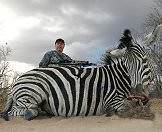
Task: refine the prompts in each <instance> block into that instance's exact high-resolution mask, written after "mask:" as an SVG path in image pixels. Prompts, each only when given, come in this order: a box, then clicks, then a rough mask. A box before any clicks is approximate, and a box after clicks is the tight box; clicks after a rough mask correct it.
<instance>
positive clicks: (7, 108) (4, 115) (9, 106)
mask: <svg viewBox="0 0 162 132" xmlns="http://www.w3.org/2000/svg"><path fill="white" fill-rule="evenodd" d="M12 104H13V99H12V96H9V98H8V100H7V103H6V104H5V108H4V111H3V113H2V115H1V117H2V118H4V119H5V120H6V121H9V115H8V112H9V111H11V109H12Z"/></svg>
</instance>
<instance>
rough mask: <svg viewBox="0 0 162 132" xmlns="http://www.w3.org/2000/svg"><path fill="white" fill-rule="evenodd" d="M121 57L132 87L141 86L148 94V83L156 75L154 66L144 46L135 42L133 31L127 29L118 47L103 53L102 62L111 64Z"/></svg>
mask: <svg viewBox="0 0 162 132" xmlns="http://www.w3.org/2000/svg"><path fill="white" fill-rule="evenodd" d="M116 58H117V60H118V59H119V58H121V59H122V60H123V62H124V64H125V66H126V68H127V70H128V73H129V76H130V78H131V84H132V87H133V88H134V89H135V90H136V89H138V88H141V89H142V91H144V92H145V93H146V94H147V95H148V85H149V84H150V82H151V81H152V80H153V77H154V66H153V63H152V61H151V60H150V58H149V54H148V52H147V51H146V50H145V49H144V47H142V46H140V45H139V44H136V43H135V42H133V40H132V37H131V33H130V31H129V30H128V29H127V30H125V31H124V34H123V37H122V38H121V39H120V44H119V46H118V48H117V49H115V50H112V51H107V52H106V53H105V55H103V58H102V59H101V60H102V63H104V64H109V63H110V62H111V61H112V60H111V59H113V60H114V61H115V59H116Z"/></svg>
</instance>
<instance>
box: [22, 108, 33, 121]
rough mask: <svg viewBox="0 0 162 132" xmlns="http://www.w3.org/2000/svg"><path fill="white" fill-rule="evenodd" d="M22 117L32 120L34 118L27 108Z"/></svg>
mask: <svg viewBox="0 0 162 132" xmlns="http://www.w3.org/2000/svg"><path fill="white" fill-rule="evenodd" d="M24 118H25V119H26V120H28V121H30V120H32V119H33V118H34V116H33V114H32V112H31V111H29V110H27V111H26V112H25V114H24Z"/></svg>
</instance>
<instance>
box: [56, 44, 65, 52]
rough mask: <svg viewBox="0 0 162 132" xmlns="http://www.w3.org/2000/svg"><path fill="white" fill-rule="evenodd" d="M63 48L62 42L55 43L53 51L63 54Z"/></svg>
mask: <svg viewBox="0 0 162 132" xmlns="http://www.w3.org/2000/svg"><path fill="white" fill-rule="evenodd" d="M64 47H65V44H64V43H63V42H57V43H56V44H55V49H56V51H58V52H61V53H62V52H63V50H64Z"/></svg>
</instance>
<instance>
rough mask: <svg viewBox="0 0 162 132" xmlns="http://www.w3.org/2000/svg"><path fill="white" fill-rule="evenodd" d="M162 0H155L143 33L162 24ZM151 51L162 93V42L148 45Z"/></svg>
mask: <svg viewBox="0 0 162 132" xmlns="http://www.w3.org/2000/svg"><path fill="white" fill-rule="evenodd" d="M161 12H162V0H155V5H154V6H153V7H152V8H151V12H150V13H149V14H148V15H147V16H146V18H145V21H144V23H143V24H142V27H143V35H144V36H146V35H148V34H149V33H150V32H153V31H154V30H155V28H156V27H157V26H158V25H159V24H161V22H160V21H161V18H162V14H161ZM147 48H148V50H149V52H150V57H151V58H152V60H153V61H154V64H155V65H156V73H157V75H156V89H157V92H158V95H159V94H160V89H162V87H161V84H162V82H161V77H162V47H161V46H160V42H155V43H154V44H152V45H151V46H149V47H147Z"/></svg>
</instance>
